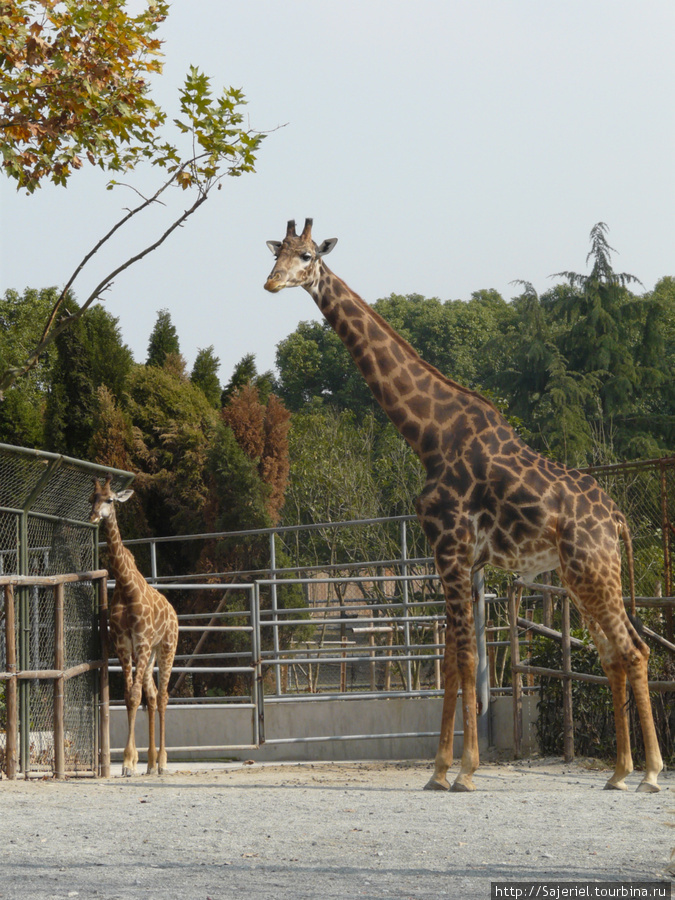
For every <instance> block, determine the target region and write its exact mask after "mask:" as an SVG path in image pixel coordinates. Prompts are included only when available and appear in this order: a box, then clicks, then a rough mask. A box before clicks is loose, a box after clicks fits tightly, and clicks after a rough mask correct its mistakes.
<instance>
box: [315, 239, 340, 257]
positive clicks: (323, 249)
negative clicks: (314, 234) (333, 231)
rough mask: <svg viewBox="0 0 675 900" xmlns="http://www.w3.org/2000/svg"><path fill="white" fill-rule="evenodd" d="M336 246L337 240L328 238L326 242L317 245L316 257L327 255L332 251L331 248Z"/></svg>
mask: <svg viewBox="0 0 675 900" xmlns="http://www.w3.org/2000/svg"><path fill="white" fill-rule="evenodd" d="M336 244H337V238H328V240H327V241H323V243H322V244H320V245H319V247H318V249H317V251H316V252H317V256H325V255H326V254H327V253H330V251H331V250H332V249H333V247H334V246H335V245H336Z"/></svg>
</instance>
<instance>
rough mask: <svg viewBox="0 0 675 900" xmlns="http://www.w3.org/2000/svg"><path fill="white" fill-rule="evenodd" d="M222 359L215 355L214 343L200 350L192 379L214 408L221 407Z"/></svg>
mask: <svg viewBox="0 0 675 900" xmlns="http://www.w3.org/2000/svg"><path fill="white" fill-rule="evenodd" d="M219 368H220V360H219V359H218V357H217V356H216V355H215V353H214V350H213V344H211V346H210V347H207V348H206V349H205V350H200V351H199V353H198V354H197V357H196V359H195V362H194V365H193V367H192V373H191V375H190V381H191V382H192V383H193V384H195V385H196V386H197V387H198V388H200V389H201V390H202V391H203V392H204V396H205V397H206V399H207V400H208V401H209V403H210V404H211V406H213V408H214V409H218V408H219V407H220V380H219V379H218V369H219Z"/></svg>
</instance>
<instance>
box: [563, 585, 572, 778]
mask: <svg viewBox="0 0 675 900" xmlns="http://www.w3.org/2000/svg"><path fill="white" fill-rule="evenodd" d="M562 667H563V675H564V678H563V757H564V759H565V762H571V761H572V760H573V759H574V713H573V709H572V679H571V677H570V674H571V672H572V645H571V641H570V601H569V597H568V596H567V594H565V595H564V596H563V598H562Z"/></svg>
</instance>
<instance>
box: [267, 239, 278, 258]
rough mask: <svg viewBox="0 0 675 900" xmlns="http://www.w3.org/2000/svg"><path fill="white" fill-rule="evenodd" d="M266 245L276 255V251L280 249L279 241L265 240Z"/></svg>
mask: <svg viewBox="0 0 675 900" xmlns="http://www.w3.org/2000/svg"><path fill="white" fill-rule="evenodd" d="M267 246H268V247H269V248H270V250H271V251H272V253H273V254H274V255H275V256H276V255H277V253H278V252H279V251H280V250H281V241H267Z"/></svg>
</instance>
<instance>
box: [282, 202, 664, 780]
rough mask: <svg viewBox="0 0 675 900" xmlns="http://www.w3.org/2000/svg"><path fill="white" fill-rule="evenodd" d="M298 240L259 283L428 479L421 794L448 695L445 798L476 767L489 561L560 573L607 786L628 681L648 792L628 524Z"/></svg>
mask: <svg viewBox="0 0 675 900" xmlns="http://www.w3.org/2000/svg"><path fill="white" fill-rule="evenodd" d="M311 230H312V220H311V219H307V220H306V222H305V227H304V230H303V232H302V234H301V235H300V236H298V235H297V234H296V230H295V222H294V221H290V222H289V223H288V228H287V231H286V237H285V239H284V240H283V241H282V242H279V241H268V244H267V246H268V247H269V248H270V250H271V251H272V253H274V255H275V257H276V263H275V265H274V268H273V269H272V272H271V274H270V276H269V278H268V279H267V282H266V284H265V288H266V290H268V291H271V292H272V293H276V292H277V291H280V290H281V289H282V288H285V287H295V286H297V285H300V286H302V287H304V288H305V290H307V291H308V292H309V293H310V294H311V296H312V298H313V299H314V301H315V303H316V304H317V306H318V307H319V309H320V310H321V312H322V313H323V315H324V316H325V318H326V319H327V321H328V323H329V324H330V325H331V327H332V328H333V329H334V330H335V331H336V333H337V334H338V336H339V337H340V338H341V340H342V341H343V343H344V344H345V346H346V347H347V349H348V350H349V352H350V354H351V356H352V358H353V359H354V362H355V363H356V365H357V367H358V368H359V370H360V371H361V374H362V375H363V377H364V378H365V380H366V382H367V384H368V386H369V387H370V389H371V391H372V392H373V394H374V396H375V399H376V400H377V402H378V403H379V404H380V406H381V407H382V408H383V410H384V411H385V413H386V414H387V416H388V417H389V419H390V420H391V421H392V422H393V424H394V425H395V427H396V428H397V429H398V431H400V433H401V434H402V435H403V437H404V438H405V440H406V441H407V442H408V444H410V446H411V447H412V449H413V450H414V451H415V453H417V455H418V456H419V458H420V460H421V462H422V464H423V466H424V468H425V470H426V473H427V481H426V485H425V487H424V489H423V491H422V494H421V495H420V497H419V499H418V500H417V503H416V511H417V516H418V518H419V520H420V523H421V526H422V529H423V530H424V533H425V535H426V536H427V538H428V540H429V543H430V544H431V547H432V548H433V552H434V558H435V561H436V567H437V570H438V574H439V576H440V578H441V581H442V583H443V589H444V593H445V598H446V610H447V628H446V644H445V658H444V672H445V694H444V701H443V716H442V721H441V735H440V742H439V748H438V753H437V755H436V760H435V770H434V774H433V775H432V777H431V780H430V781H429V783H428V784H427V786H426V787H427V788H428V789H431V790H438V789H440V790H448V789H449V788H450V785H449V783H448V781H447V778H446V774H447V771H448V769H449V767H450V766H451V765H452V745H453V731H454V720H455V708H456V704H457V692H458V689H459V688H460V687H461V690H462V712H463V721H464V750H463V754H462V759H461V766H460V770H459V773H458V775H457V778H456V780H455V782H454V784H453V786H452V789H453V790H459V791H472V790H475V785H474V783H473V780H472V775H473V773H474V772H475V771H476V769H477V767H478V737H477V721H476V638H475V633H474V628H473V610H472V604H471V579H472V574H473V573H474V572H476V571H477V570H478V569H480V568H481V567H482V566H484V565H485V564H486V563H490V564H492V565H495V566H498V567H500V568H502V569H506V570H507V571H511V572H518V573H520V574H521V575H522V576H523V577H524V578H525V579H526V580H532V579H533V578H534V577H535V576H536V575H538V574H540V573H542V572H547V571H549V570H551V569H554V568H555V569H557V570H558V571H559V573H560V576H561V578H562V581H563V584H564V585H565V587H566V588H567V590H568V591H569V593H570V596H571V597H572V598H573V600H574V602H575V603H576V605H577V607H578V608H579V610H580V611H581V613H582V614H583V616H584V618H585V620H586V621H587V622H588V625H589V629H590V631H591V634H592V636H593V638H594V641H595V643H596V646H597V648H598V652H599V655H600V659H601V662H602V666H603V668H604V671H605V673H606V675H607V677H608V679H609V682H610V685H611V689H612V697H613V703H614V719H615V724H616V734H617V760H616V767H615V771H614V773H613V775H612V776H611V778H610V779H609V781H608V782H607V785H606V787H607V788H610V789H611V788H614V789H619V790H625V789H626V784H625V781H624V779H625V777H626V775H628V774H629V773H630V772H632V770H633V763H632V757H631V749H630V736H629V730H628V718H627V711H626V676H628V679H629V681H630V684H631V687H632V689H633V693H634V695H635V699H636V702H637V707H638V711H639V715H640V722H641V725H642V733H643V737H644V744H645V755H646V767H645V774H644V778H643V779H642V782H641V783H640V785H639V787H638V790H643V791H658V790H659V787H658V785H657V777H658V774H659V772H660V771H661V769H662V768H663V764H662V761H661V754H660V752H659V746H658V741H657V738H656V731H655V729H654V722H653V718H652V709H651V703H650V699H649V691H648V687H647V661H648V658H649V649H648V648H647V646H646V644H645V643H644V642H643V641H642V640H641V638H640V636H639V635H638V633H637V631H636V629H635V628H634V627H633V625H632V623H631V621H630V619H629V618H628V615H627V614H626V611H625V608H624V604H623V598H622V591H621V545H620V538H622V537H623V539H624V541H625V543H626V549H627V553H628V556H629V563H630V569H631V575H632V550H631V544H630V535H629V533H628V528H627V525H626V520H625V518H624V516H623V515H622V513H621V512H620V510H619V509H618V508H617V507H616V505H615V504H614V502H613V501H612V500H611V499H610V498H609V497H608V496H607V495H606V494H605V493H604V492H603V491H602V490H601V489H600V487H599V486H598V484H597V483H596V481H595V480H594V479H593V478H591V477H590V476H588V475H584V474H582V473H581V472H578V471H577V470H575V469H569V468H567V467H566V466H564V465H559V464H558V463H555V462H552V461H551V460H548V459H545V458H544V457H542V456H540V455H539V454H538V453H536V452H535V451H534V450H532V449H531V448H530V447H528V446H527V445H526V444H524V443H523V441H521V439H520V438H519V437H518V435H517V434H516V432H515V431H514V430H513V428H512V427H511V426H510V425H509V424H508V422H507V421H506V419H505V418H504V417H503V416H502V415H501V414H500V413H499V412H498V410H497V409H496V408H495V407H494V406H493V405H492V404H491V403H490V402H489V401H488V400H486V399H485V398H484V397H481V396H480V394H477V393H475V392H474V391H471V390H468V389H467V388H464V387H462V386H461V385H459V384H457V383H456V382H454V381H451V380H450V379H448V378H445V377H444V376H443V375H441V373H440V372H438V371H437V370H436V369H435V368H434V367H433V366H431V365H429V363H426V362H425V361H424V360H423V359H421V358H420V357H419V356H418V354H417V353H416V352H415V350H414V349H413V348H412V347H411V346H410V345H409V344H408V343H407V342H406V341H405V340H403V338H402V337H401V336H400V335H398V334H397V333H396V332H395V331H394V330H393V328H391V326H390V325H388V324H387V322H385V321H384V319H382V317H381V316H379V315H378V314H377V313H376V312H375V311H374V310H373V309H372V308H371V307H370V306H368V305H367V304H366V303H365V302H364V301H363V300H362V299H361V298H360V297H359V296H358V295H357V294H355V293H354V292H353V291H352V290H350V288H348V287H347V285H346V284H345V283H344V281H342V280H341V279H340V278H338V277H337V276H336V275H334V274H333V273H332V272H331V271H330V269H328V267H327V266H326V264H325V261H324V260H323V257H324V256H325V255H326V254H327V253H330V251H331V250H332V249H333V247H334V246H335V244H336V243H337V240H336V239H335V238H333V239H331V240H327V241H324V242H323V243H322V244H321V245H320V246H317V244H316V243H315V242H314V241H313V240H312V235H311Z"/></svg>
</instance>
